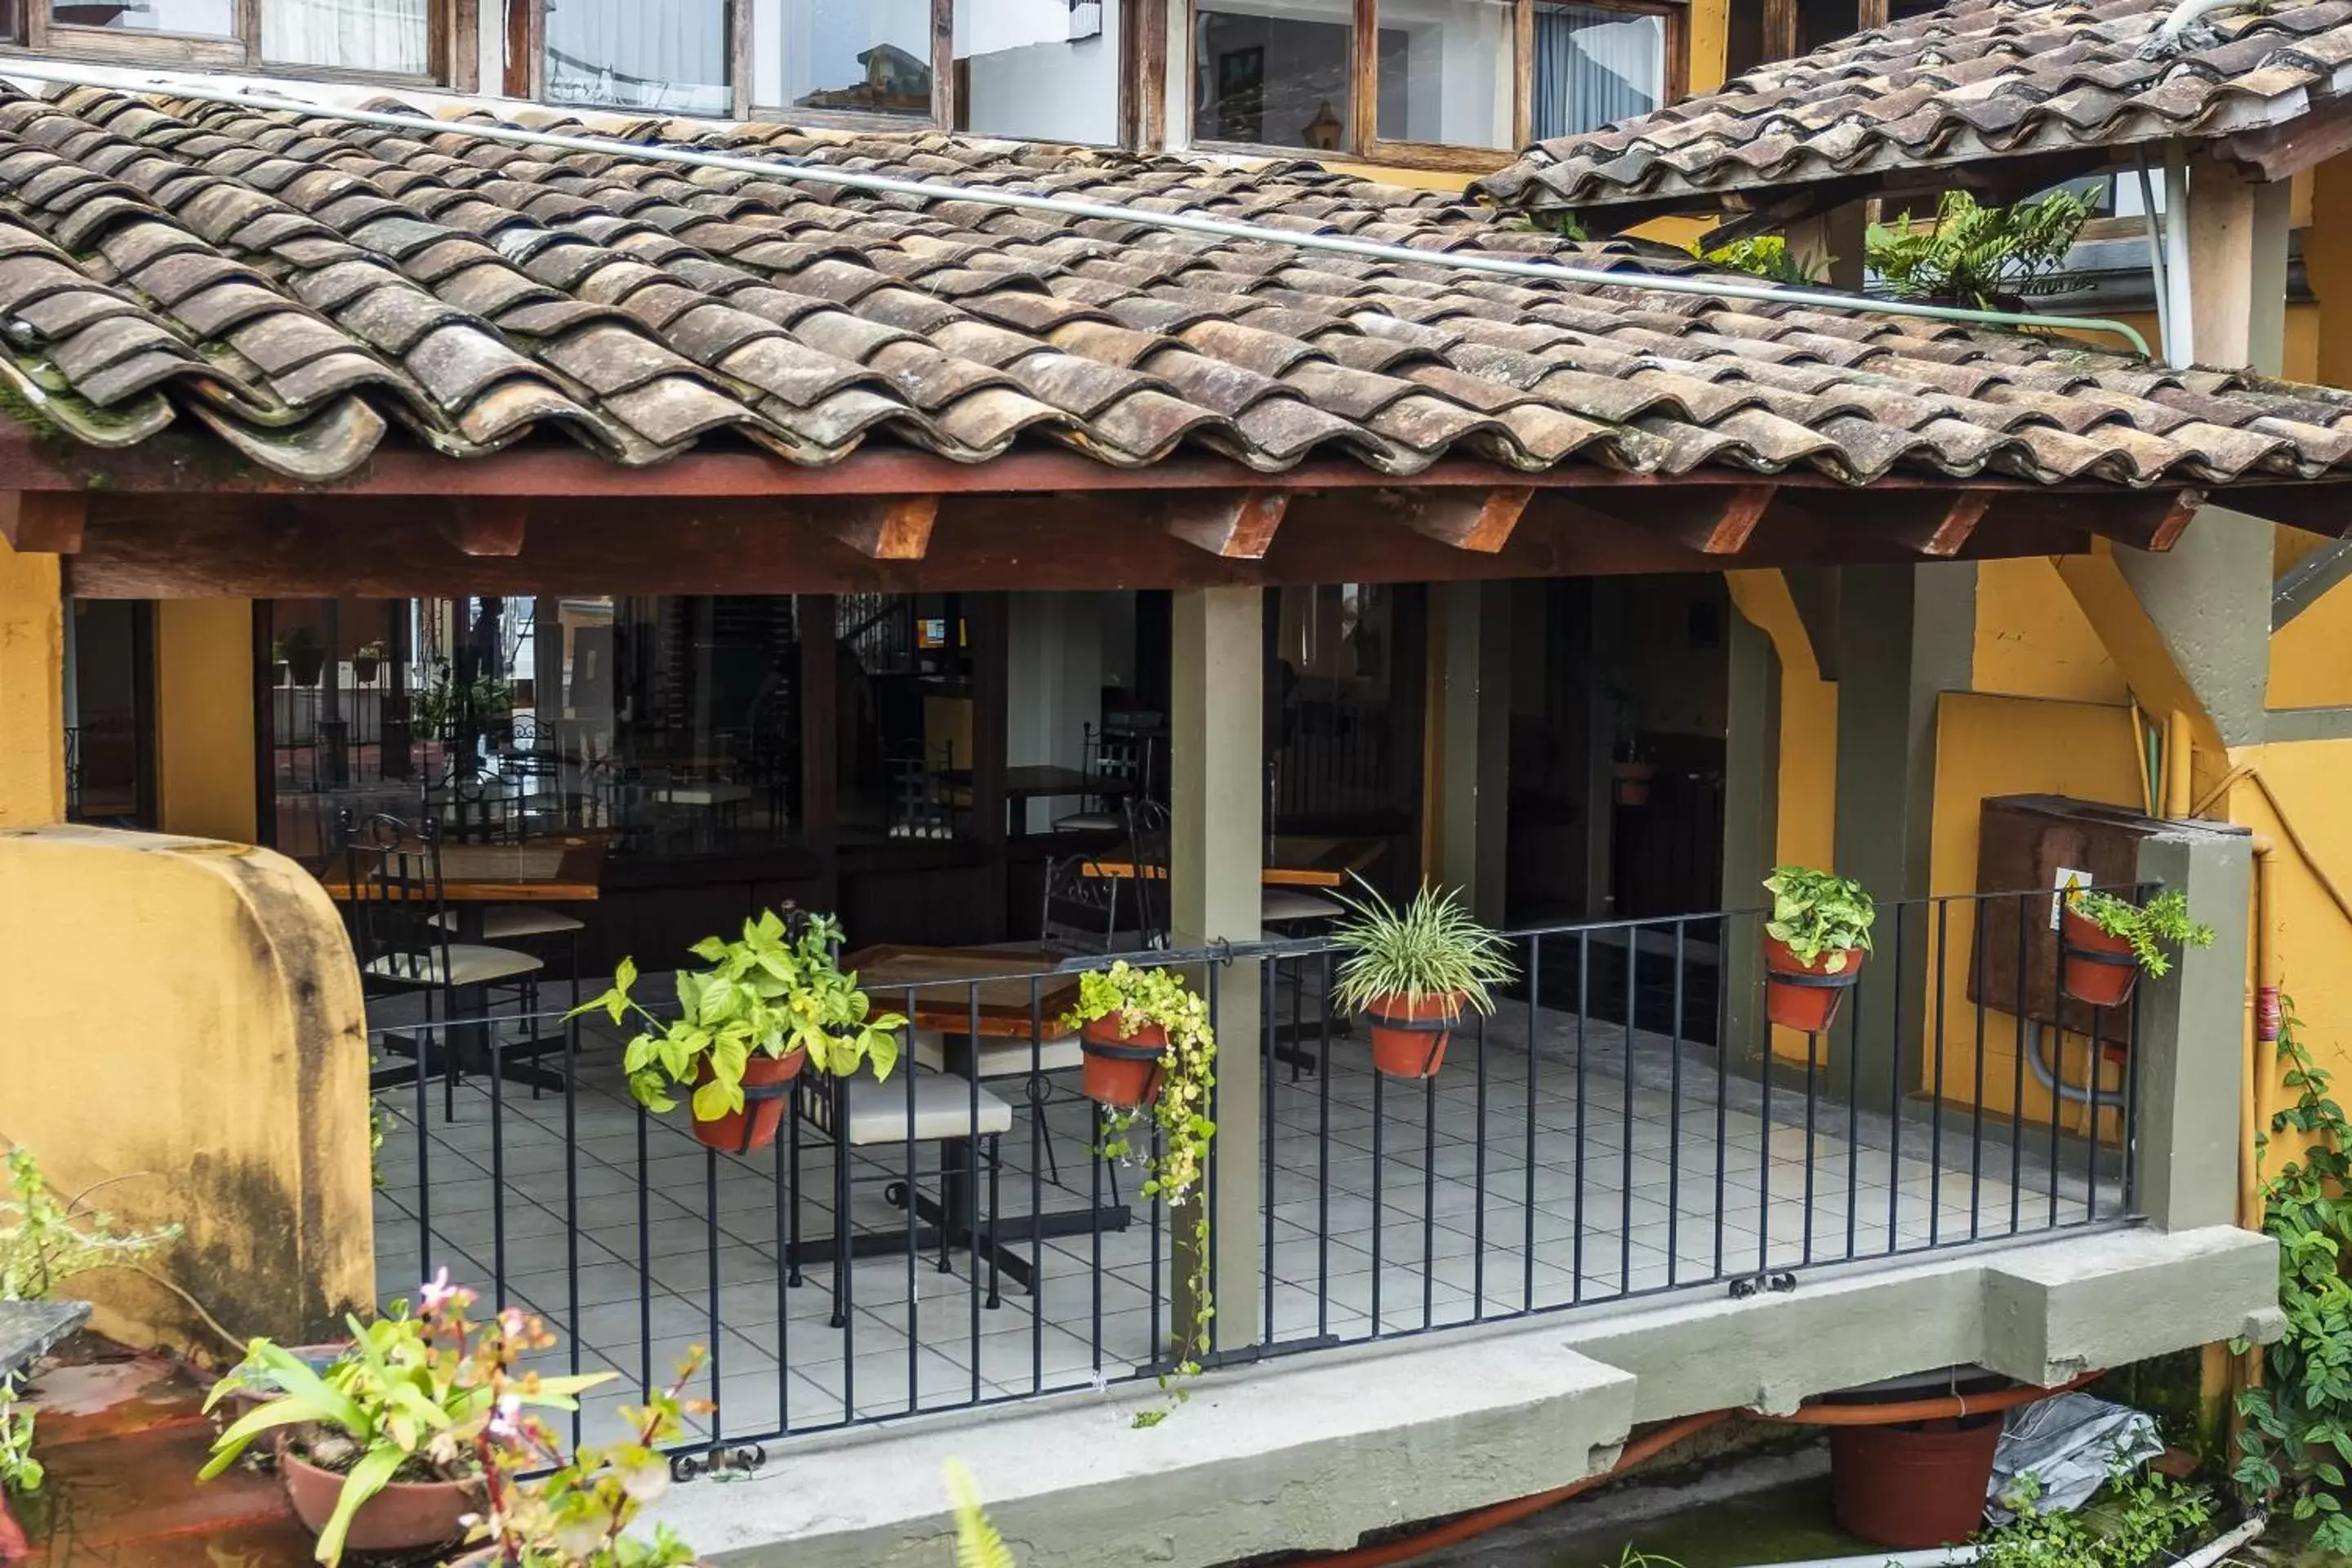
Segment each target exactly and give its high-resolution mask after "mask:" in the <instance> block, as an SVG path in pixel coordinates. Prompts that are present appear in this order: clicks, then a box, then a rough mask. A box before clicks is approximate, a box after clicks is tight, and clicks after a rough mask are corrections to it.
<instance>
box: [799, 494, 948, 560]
mask: <svg viewBox="0 0 2352 1568" xmlns="http://www.w3.org/2000/svg"><path fill="white" fill-rule="evenodd" d="M939 518H940V498H939V497H938V495H937V494H929V495H912V496H872V497H860V498H858V499H857V500H850V501H845V502H842V503H840V504H837V505H834V506H829V507H827V508H825V509H824V511H823V512H822V513H821V514H820V521H822V522H823V524H824V531H826V532H827V533H830V534H832V535H833V536H834V537H835V539H838V540H839V541H841V542H843V543H844V544H846V545H847V546H849V548H851V549H852V550H855V551H856V552H857V553H859V554H860V555H863V556H865V557H866V559H867V560H869V561H920V560H921V559H922V558H923V557H924V556H926V555H929V553H930V552H931V530H932V527H933V526H934V525H935V524H937V523H938V521H939Z"/></svg>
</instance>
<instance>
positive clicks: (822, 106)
mask: <svg viewBox="0 0 2352 1568" xmlns="http://www.w3.org/2000/svg"><path fill="white" fill-rule="evenodd" d="M217 3H219V4H223V5H226V4H231V3H232V0H217ZM1117 13H1118V0H671V3H669V4H666V5H657V6H656V5H646V4H644V0H537V10H536V12H535V14H534V25H535V26H537V27H538V29H539V33H540V58H541V81H540V84H539V90H540V93H541V95H542V96H544V97H546V98H547V99H549V100H553V101H556V102H562V103H578V104H587V105H595V106H600V107H608V108H614V109H630V110H648V111H652V112H657V113H666V114H685V115H712V116H730V115H748V116H756V117H758V118H761V119H768V120H781V121H787V122H792V123H812V124H851V125H857V124H870V125H874V126H877V127H880V128H885V129H891V128H904V127H908V126H919V125H940V126H953V127H955V128H957V129H959V130H970V131H975V132H982V133H985V134H990V135H998V136H1013V137H1022V138H1027V139H1033V140H1040V141H1066V142H1097V143H1112V142H1117V141H1118V139H1119V129H1120V110H1121V106H1120V97H1119V93H1120V85H1119V84H1120V59H1119V54H1118V51H1119V48H1120V47H1121V45H1120V27H1119V19H1118V14H1117ZM510 90H519V91H527V90H529V89H527V88H524V87H523V86H522V85H521V84H520V83H515V84H510Z"/></svg>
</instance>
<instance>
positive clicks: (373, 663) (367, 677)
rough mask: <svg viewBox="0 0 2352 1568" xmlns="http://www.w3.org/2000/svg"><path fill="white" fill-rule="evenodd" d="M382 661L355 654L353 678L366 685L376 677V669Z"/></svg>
mask: <svg viewBox="0 0 2352 1568" xmlns="http://www.w3.org/2000/svg"><path fill="white" fill-rule="evenodd" d="M381 663H382V661H381V660H379V659H373V658H358V657H357V656H353V658H352V679H353V680H356V681H358V682H359V683H360V684H361V685H362V686H365V685H366V684H367V683H368V682H370V681H372V680H373V679H375V672H376V669H377V668H378V666H379V665H380V664H381Z"/></svg>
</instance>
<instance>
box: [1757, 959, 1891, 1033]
mask: <svg viewBox="0 0 2352 1568" xmlns="http://www.w3.org/2000/svg"><path fill="white" fill-rule="evenodd" d="M1844 952H1845V963H1843V964H1842V965H1840V966H1839V968H1838V969H1837V971H1836V973H1831V970H1830V967H1829V964H1830V960H1831V959H1832V958H1834V957H1835V956H1837V954H1836V952H1834V951H1832V952H1824V953H1822V955H1821V956H1820V957H1819V958H1817V959H1815V960H1814V961H1813V962H1812V963H1801V962H1800V961H1799V959H1798V957H1797V955H1796V954H1795V953H1794V952H1790V951H1789V944H1788V943H1787V942H1782V941H1781V940H1780V938H1779V937H1776V936H1768V937H1766V938H1765V939H1764V968H1765V971H1766V976H1767V977H1766V979H1765V982H1764V1016H1766V1017H1768V1018H1769V1019H1771V1020H1772V1022H1774V1023H1776V1024H1779V1025H1780V1026H1782V1027H1784V1028H1790V1029H1802V1030H1803V1031H1804V1032H1805V1033H1806V1034H1809V1035H1818V1034H1820V1033H1821V1032H1822V1030H1823V1029H1826V1028H1828V1027H1829V1026H1830V1024H1831V1023H1832V1020H1834V1019H1835V1018H1836V1017H1837V1011H1838V1003H1839V1001H1840V1000H1841V999H1842V998H1843V996H1844V995H1845V994H1846V993H1847V992H1848V991H1851V990H1852V989H1853V984H1854V982H1855V981H1856V980H1859V979H1860V978H1861V977H1862V961H1863V960H1864V958H1867V957H1868V956H1869V954H1868V953H1866V952H1864V951H1863V950H1862V949H1861V948H1858V947H1849V948H1847V949H1845V950H1844Z"/></svg>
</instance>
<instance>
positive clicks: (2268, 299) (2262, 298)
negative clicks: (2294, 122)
mask: <svg viewBox="0 0 2352 1568" xmlns="http://www.w3.org/2000/svg"><path fill="white" fill-rule="evenodd" d="M2189 193H2190V194H2189V282H2190V287H2191V288H2192V289H2194V290H2195V292H2196V297H2197V308H2196V310H2195V311H2194V312H2193V316H2192V321H2191V323H2190V325H2191V327H2192V329H2193V330H2194V331H2195V334H2196V342H2195V348H2196V356H2195V357H2196V362H2197V363H2199V364H2205V365H2214V366H2217V367H2221V368H2225V369H2231V370H2236V369H2240V368H2242V367H2245V366H2248V365H2251V366H2252V367H2253V368H2254V369H2256V370H2259V371H2261V372H2263V374H2268V375H2276V374H2279V372H2280V361H2281V360H2282V359H2283V358H2284V353H2285V342H2286V238H2287V226H2288V223H2289V201H2288V191H2287V186H2286V184H2285V183H2284V182H2283V181H2282V182H2277V183H2273V184H2264V183H2261V182H2257V181H2254V180H2251V179H2249V178H2247V177H2246V175H2245V174H2242V172H2240V171H2239V170H2238V169H2236V168H2234V167H2232V166H2231V165H2230V164H2228V163H2222V162H2221V161H2220V160H2219V159H2216V158H2213V157H2210V156H2209V155H2206V154H2202V153H2200V154H2199V155H2197V156H2195V157H2192V158H2191V159H2190V160H2189Z"/></svg>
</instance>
